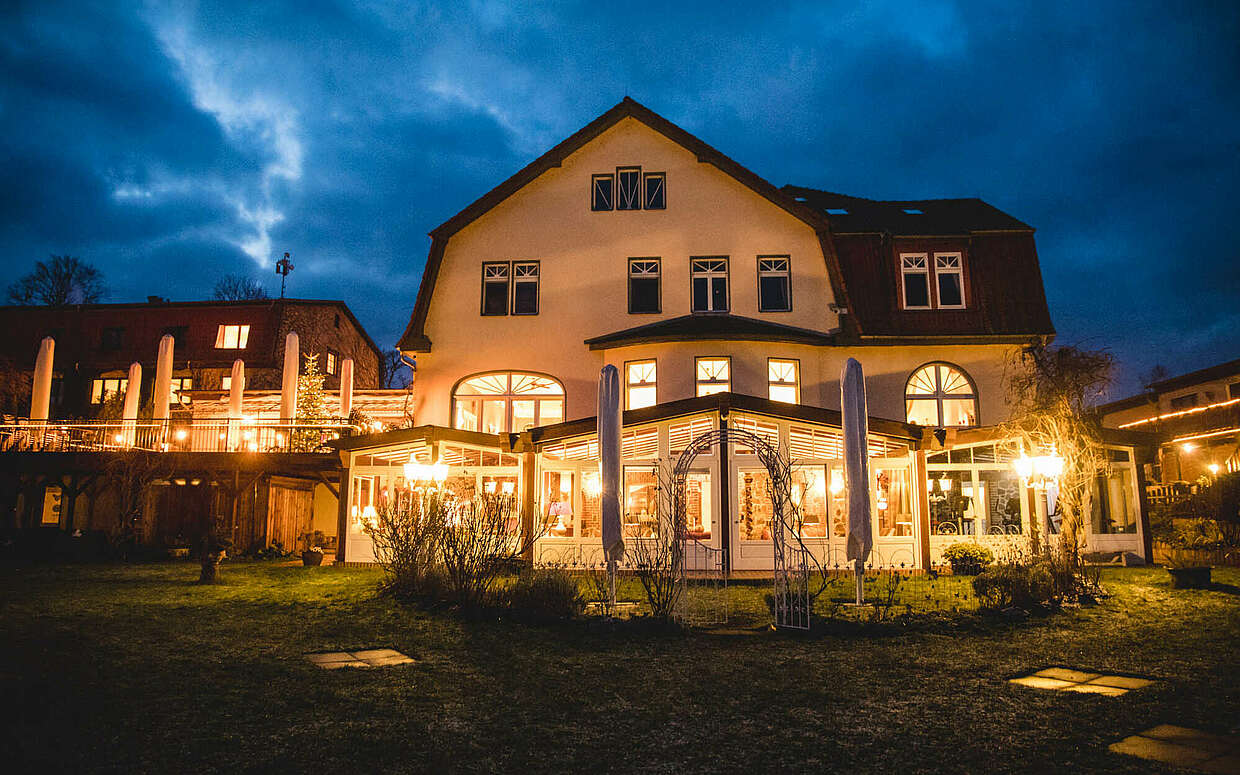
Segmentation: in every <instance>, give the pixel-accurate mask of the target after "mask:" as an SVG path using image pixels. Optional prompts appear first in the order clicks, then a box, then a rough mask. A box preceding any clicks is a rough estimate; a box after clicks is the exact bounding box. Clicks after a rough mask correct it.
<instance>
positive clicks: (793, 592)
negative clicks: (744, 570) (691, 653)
mask: <svg viewBox="0 0 1240 775" xmlns="http://www.w3.org/2000/svg"><path fill="white" fill-rule="evenodd" d="M724 444H742V445H744V446H745V447H748V448H751V449H753V450H754V453H755V454H756V456H757V458H758V460H759V461H760V462H761V463H762V465H763V467H765V468H766V471H767V473H768V474H769V475H770V478H771V511H772V514H773V519H772V521H771V548H772V551H773V558H772V559H773V564H774V575H775V578H774V599H775V605H774V609H775V611H774V613H775V626H776V627H781V628H790V629H800V630H808V629H809V613H810V612H809V605H810V602H809V564H808V560H809V550H808V549H806V547H805V544H804V543H802V541H801V537H800V530H799V528H800V525H799V524H798V522H799V514H800V511H799V509H798V508H797V506H796V504H795V503H793V501H792V492H791V487H792V481H791V479H792V466H791V465H790V464H789V463H788V461H787V460H785V459H784V457H783V456H782V455H780V453H779V450H777V449H776V448H775V447H773V446H771V444H770V442H768V441H767V440H766V439H764V438H763V437H761V436H759V435H757V434H756V433H753V432H751V431H746V430H741V429H739V428H717V429H715V430H711V431H707V432H706V433H703V434H702V435H701V436H698V437H697V438H696V439H694V440H693V441H692V442H691V443H690V444H689V446H688V447H686V448H685V451H684V452H682V453H681V455H680V457H679V458H678V459H677V461H676V466H675V468H673V470H672V523H673V531H674V535H675V538H676V540H677V544H678V545H679V546H682V547H685V548H686V549H688V548H690V547H693V548H695V549H696V550H697V551H698V552H699V553H701V552H720V553H721V552H722V550H718V549H713V548H711V547H707V546H705V545H704V544H701V542H699V541H697V539H692V538H689V537H688V530H687V527H686V525H687V503H688V493H687V484H686V482H687V480H688V474H689V470H690V469H691V468H692V466H693V462H694V461H695V460H696V459H697V457H698V455H700V454H702V453H703V452H705V451H707V450H709V449H710V448H711V447H714V446H722V445H724ZM724 476H725V482H724V483H723V486H725V487H726V486H730V484H731V482H730V481H727V480H726V472H725V474H724ZM726 518H727V517H726V516H725V519H726ZM721 562H722V561H721ZM687 564H688V563H686V562H684V561H683V559H682V560H681V561H680V562H679V563H678V568H677V570H678V573H679V576H680V578H679V584H680V586H681V589H682V595H683V589H684V586H685V580H686V578H687V568H686V565H687ZM725 570H726V569H725ZM725 604H726V603H725ZM724 617H725V618H726V613H725V614H724Z"/></svg>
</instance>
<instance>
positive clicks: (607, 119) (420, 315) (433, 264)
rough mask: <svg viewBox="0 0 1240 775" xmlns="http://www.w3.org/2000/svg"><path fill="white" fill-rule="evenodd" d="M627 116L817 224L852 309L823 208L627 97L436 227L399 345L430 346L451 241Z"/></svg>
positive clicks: (831, 270)
mask: <svg viewBox="0 0 1240 775" xmlns="http://www.w3.org/2000/svg"><path fill="white" fill-rule="evenodd" d="M626 118H632V119H634V120H636V121H640V122H641V123H642V124H644V125H646V126H647V127H649V128H650V129H652V130H654V131H655V132H658V133H659V134H661V135H663V136H664V137H666V138H668V139H669V140H671V141H672V142H674V143H677V144H678V145H680V146H682V147H683V148H685V149H687V150H689V151H691V152H692V153H694V154H695V155H696V156H697V159H698V161H699V162H701V163H703V164H711V165H713V166H714V167H716V168H717V169H719V170H720V171H721V172H723V173H725V174H727V175H730V176H731V177H732V178H734V179H735V180H737V181H738V182H739V183H741V184H742V185H744V186H746V187H748V188H749V189H750V190H752V191H754V192H755V193H757V194H759V195H760V196H762V197H764V198H765V199H767V200H768V201H770V202H772V203H773V204H775V205H777V206H778V207H780V208H782V209H783V210H785V211H787V212H788V213H789V214H791V215H792V216H794V217H795V218H797V219H799V220H801V221H802V222H804V223H805V224H806V225H808V226H809V227H810V228H812V229H813V230H814V232H815V233H816V234H817V235H818V241H819V243H820V244H821V246H822V253H823V257H824V259H825V260H826V264H827V275H828V277H829V278H830V281H831V288H832V291H833V292H834V294H835V302H836V304H838V305H839V306H840V307H842V308H845V309H847V308H848V296H847V294H846V292H845V288H844V281H843V274H842V273H841V272H840V267H839V261H838V259H837V258H836V256H835V248H834V245H833V243H832V241H831V234H830V225H829V223H828V221H827V219H826V218H825V217H824V216H823V215H822V213H821V212H820V211H818V210H815V209H814V208H812V207H808V206H806V204H804V203H801V202H798V201H796V199H795V198H794V197H792V196H790V195H788V194H787V193H785V192H784V191H781V190H780V189H778V188H776V187H775V186H774V185H772V184H771V183H769V182H767V181H766V180H764V179H763V178H762V177H760V176H758V175H757V174H756V173H754V172H752V171H750V170H749V169H746V168H745V167H744V166H742V165H741V164H740V163H739V162H737V161H735V160H733V159H731V158H729V157H728V156H726V155H725V154H723V153H722V152H720V151H718V150H717V149H715V148H713V147H712V146H710V145H708V144H707V143H705V142H703V141H702V140H700V139H699V138H697V137H695V136H693V135H692V134H690V133H689V132H687V131H685V130H684V129H682V128H680V127H679V126H677V125H675V124H673V123H672V122H671V121H668V120H667V119H665V118H663V117H662V116H660V115H659V114H657V113H655V112H654V111H652V110H650V109H649V108H647V107H646V106H644V105H641V104H640V103H638V102H637V101H636V100H633V99H632V98H630V97H625V98H624V99H623V100H621V101H620V103H619V104H617V105H616V106H615V107H613V108H612V109H611V110H608V111H607V112H606V113H604V114H603V115H601V116H599V117H598V118H596V119H594V120H593V121H591V122H590V123H589V124H587V125H586V126H584V127H582V128H581V129H580V130H578V131H577V132H575V133H574V134H573V135H572V136H570V137H569V138H567V139H566V140H564V141H562V142H561V143H559V144H558V145H556V146H555V147H554V148H552V149H551V150H549V151H547V152H546V153H544V154H543V155H542V156H539V157H538V158H537V159H535V160H534V161H532V162H530V163H529V164H528V165H526V166H525V167H524V168H523V169H521V170H520V171H519V172H517V173H516V174H515V175H513V176H512V177H510V178H508V179H507V180H505V181H504V182H503V183H500V184H499V185H498V186H496V187H495V188H493V189H491V190H490V191H489V192H487V193H486V194H484V195H483V196H482V197H480V198H479V199H477V200H476V201H474V202H473V203H472V204H470V205H469V206H468V207H466V208H465V209H464V210H462V211H460V212H459V213H457V214H456V215H454V216H452V217H451V218H449V219H448V220H446V221H444V222H443V223H442V224H440V225H439V226H438V227H436V228H435V229H434V230H433V231H431V233H430V236H431V249H430V254H429V255H428V256H427V259H426V269H425V270H424V271H423V273H422V283H421V285H420V286H419V287H418V298H417V301H416V302H415V303H414V306H413V314H412V315H411V316H410V319H409V325H408V327H407V328H406V329H405V333H404V334H403V335H402V336H401V338H400V342H399V345H398V346H399V347H400V349H402V350H415V351H419V352H426V351H429V350H430V348H431V342H430V339H429V338H427V336H426V332H425V328H426V317H427V314H428V313H429V311H430V304H431V297H432V296H433V295H434V292H435V283H436V280H437V279H438V276H439V268H440V264H441V263H442V262H443V255H444V251H445V249H446V247H447V242H448V239H449V238H450V237H451V236H452V235H453V234H456V233H457V232H458V231H460V230H461V229H463V228H465V227H466V226H468V225H469V224H471V223H473V222H474V221H476V220H477V219H478V218H480V217H482V216H483V215H484V214H486V213H487V212H488V211H490V210H491V209H492V208H494V207H495V206H496V205H498V204H499V203H500V202H503V201H504V200H505V199H507V198H508V197H510V196H512V195H513V194H515V193H516V192H517V191H519V190H521V189H522V188H523V187H525V186H526V185H528V184H529V183H531V182H532V181H534V180H535V179H536V178H538V177H539V176H540V175H542V174H543V173H544V172H546V171H547V170H549V169H552V168H553V167H558V166H560V164H562V163H563V161H564V159H566V158H567V157H568V156H569V155H571V154H572V153H574V152H575V151H577V150H579V149H580V148H582V147H583V146H584V145H586V144H587V143H589V142H590V141H591V140H593V139H595V138H596V137H598V136H599V135H601V134H602V133H603V132H605V131H607V130H608V129H610V128H611V127H613V126H615V125H616V124H618V123H620V122H621V121H622V120H624V119H626Z"/></svg>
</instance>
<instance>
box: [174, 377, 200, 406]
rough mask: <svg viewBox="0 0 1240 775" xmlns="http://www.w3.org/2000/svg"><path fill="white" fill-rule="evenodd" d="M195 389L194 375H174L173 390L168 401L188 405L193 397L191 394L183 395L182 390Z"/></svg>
mask: <svg viewBox="0 0 1240 775" xmlns="http://www.w3.org/2000/svg"><path fill="white" fill-rule="evenodd" d="M193 389H194V378H193V377H173V378H172V392H171V393H169V394H168V403H169V404H184V405H186V406H188V405H189V404H190V403H191V399H190V397H189V396H183V395H181V391H182V390H193Z"/></svg>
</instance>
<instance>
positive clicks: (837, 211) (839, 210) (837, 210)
mask: <svg viewBox="0 0 1240 775" xmlns="http://www.w3.org/2000/svg"><path fill="white" fill-rule="evenodd" d="M827 215H848V211H847V210H845V209H844V208H843V207H828V208H827Z"/></svg>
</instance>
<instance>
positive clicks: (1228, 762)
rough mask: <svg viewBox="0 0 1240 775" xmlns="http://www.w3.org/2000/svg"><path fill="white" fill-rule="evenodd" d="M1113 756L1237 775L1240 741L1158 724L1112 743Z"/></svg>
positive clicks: (1171, 725) (1239, 769)
mask: <svg viewBox="0 0 1240 775" xmlns="http://www.w3.org/2000/svg"><path fill="white" fill-rule="evenodd" d="M1109 749H1110V750H1111V751H1113V752H1115V753H1122V754H1127V755H1129V756H1136V757H1139V758H1142V759H1150V760H1152V761H1157V762H1162V763H1164V764H1171V765H1174V766H1177V767H1186V768H1189V769H1193V770H1198V771H1201V772H1211V773H1230V775H1240V738H1236V737H1223V736H1221V735H1212V734H1210V733H1208V732H1202V731H1200V730H1197V729H1189V728H1188V727H1179V726H1175V725H1173V724H1160V725H1158V726H1156V727H1154V728H1153V729H1147V730H1145V731H1144V732H1142V733H1141V734H1139V735H1133V736H1131V737H1126V738H1124V739H1123V740H1121V741H1119V742H1118V743H1112V744H1111V745H1110V746H1109Z"/></svg>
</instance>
